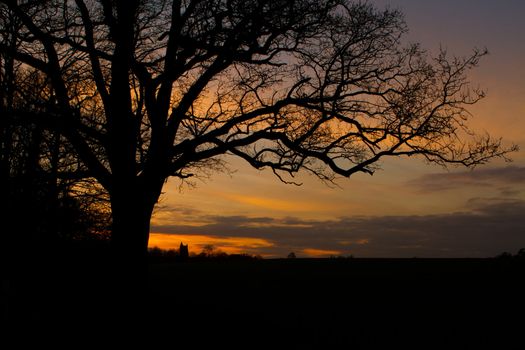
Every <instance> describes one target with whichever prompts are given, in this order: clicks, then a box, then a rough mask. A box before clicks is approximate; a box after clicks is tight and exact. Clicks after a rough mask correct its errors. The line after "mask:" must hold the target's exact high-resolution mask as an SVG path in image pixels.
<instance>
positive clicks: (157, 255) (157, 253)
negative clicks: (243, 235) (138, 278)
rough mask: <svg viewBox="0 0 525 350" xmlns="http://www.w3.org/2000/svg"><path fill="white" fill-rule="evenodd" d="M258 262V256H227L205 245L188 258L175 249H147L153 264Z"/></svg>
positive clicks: (211, 246)
mask: <svg viewBox="0 0 525 350" xmlns="http://www.w3.org/2000/svg"><path fill="white" fill-rule="evenodd" d="M188 259H189V260H192V261H199V260H218V261H222V260H260V259H262V257H261V256H260V255H252V254H247V253H234V254H228V253H226V252H224V251H222V250H220V249H217V248H216V247H215V246H213V245H211V244H207V245H205V246H204V247H203V248H202V250H201V251H200V252H199V253H190V254H189V257H188V258H184V257H182V256H181V254H180V252H179V250H177V249H161V248H159V247H152V248H149V249H148V260H149V262H153V263H161V262H178V261H184V260H188Z"/></svg>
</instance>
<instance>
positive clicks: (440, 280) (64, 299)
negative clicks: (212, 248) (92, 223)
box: [4, 259, 525, 349]
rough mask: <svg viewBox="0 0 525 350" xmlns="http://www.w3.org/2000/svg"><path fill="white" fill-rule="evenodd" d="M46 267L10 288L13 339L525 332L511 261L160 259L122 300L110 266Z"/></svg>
mask: <svg viewBox="0 0 525 350" xmlns="http://www.w3.org/2000/svg"><path fill="white" fill-rule="evenodd" d="M46 269H49V270H47V275H45V273H44V274H43V273H42V272H43V271H40V273H39V275H38V277H36V276H34V277H35V279H34V280H33V281H29V280H28V281H25V282H24V283H22V282H18V283H14V285H16V288H17V289H18V290H16V291H14V290H13V289H14V287H13V288H11V292H10V293H11V301H12V302H11V305H10V313H9V317H10V319H9V320H8V321H9V326H8V327H9V328H8V329H10V330H12V332H14V333H12V334H15V333H16V331H20V329H23V330H24V331H25V332H26V333H29V332H32V333H35V332H36V333H39V334H41V335H42V338H41V339H46V340H48V341H51V342H52V341H53V340H54V339H64V337H65V336H67V335H75V337H73V338H74V339H75V340H73V341H77V342H84V341H88V342H89V341H93V342H95V340H96V341H97V342H103V341H105V340H104V339H106V341H110V339H111V338H113V341H118V342H119V343H120V342H126V341H127V342H130V343H133V342H134V341H137V342H138V341H144V340H146V341H147V342H148V343H147V344H148V347H147V348H162V347H166V344H168V345H169V346H168V347H169V348H188V349H193V348H195V349H199V348H221V349H222V348H242V349H255V348H266V349H279V348H283V349H336V348H337V349H339V348H344V349H386V348H392V347H394V346H395V347H400V348H404V349H407V348H411V349H480V348H487V347H488V348H494V349H504V348H509V347H510V346H512V347H516V346H518V347H519V344H517V342H519V341H521V334H522V329H523V325H524V324H523V315H524V314H525V313H524V311H525V302H524V299H523V295H524V291H525V288H524V283H522V281H523V276H524V274H523V272H524V271H525V268H524V264H523V263H522V262H520V261H514V260H510V259H499V260H498V259H476V260H469V259H463V260H439V259H437V260H425V259H405V260H403V259H398V260H395V259H390V260H388V259H283V260H246V261H213V260H209V261H191V260H190V261H187V262H184V263H181V262H173V263H155V264H150V266H149V272H148V283H147V288H146V289H145V290H141V291H135V292H133V291H131V292H130V291H129V290H126V291H123V290H122V289H119V290H118V293H117V294H118V295H115V294H116V293H114V292H112V293H108V292H109V291H111V290H112V289H111V286H112V285H113V284H112V283H111V278H109V277H108V276H106V277H105V278H101V277H100V276H102V275H104V273H103V272H101V271H104V266H103V264H100V265H98V266H97V265H93V266H91V265H90V266H89V267H87V266H82V267H81V268H77V267H75V268H72V265H70V266H69V268H63V267H61V266H57V265H55V266H54V267H53V266H47V267H46ZM35 281H38V282H35ZM12 284H13V283H12ZM29 287H31V288H29ZM24 288H25V290H24V291H22V290H23V289H24ZM4 289H5V288H4ZM109 294H114V295H113V296H111V295H109ZM141 300H142V301H145V303H143V304H141ZM115 304H119V305H120V306H119V307H115ZM123 315H124V316H123ZM516 316H517V317H516ZM117 325H120V326H117ZM105 336H106V338H105ZM107 336H110V337H109V338H108V337H107Z"/></svg>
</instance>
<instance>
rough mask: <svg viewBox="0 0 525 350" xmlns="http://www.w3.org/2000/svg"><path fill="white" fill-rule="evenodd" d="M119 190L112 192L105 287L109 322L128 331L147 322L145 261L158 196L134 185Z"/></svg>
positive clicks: (146, 266) (146, 269)
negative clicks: (108, 278)
mask: <svg viewBox="0 0 525 350" xmlns="http://www.w3.org/2000/svg"><path fill="white" fill-rule="evenodd" d="M119 187H120V188H121V189H122V191H116V192H113V193H111V209H112V217H113V227H112V236H111V248H112V249H111V252H112V256H111V260H110V265H111V270H110V275H109V277H110V280H109V281H108V287H109V288H110V292H109V293H110V295H111V297H110V300H109V301H110V302H111V307H110V312H112V316H111V317H112V320H113V322H117V323H118V324H121V325H125V326H124V327H125V329H128V328H129V327H137V326H138V325H140V324H142V323H143V322H144V320H145V319H146V316H145V315H146V314H147V313H146V310H147V304H146V302H147V285H148V284H147V279H148V274H147V271H148V265H147V259H146V258H147V249H148V238H149V228H150V220H151V215H152V212H153V207H154V205H155V203H156V201H157V199H158V196H155V195H154V194H152V193H148V192H147V191H144V190H143V189H141V188H137V187H136V186H126V187H124V186H119ZM126 188H127V191H126ZM159 193H160V191H159Z"/></svg>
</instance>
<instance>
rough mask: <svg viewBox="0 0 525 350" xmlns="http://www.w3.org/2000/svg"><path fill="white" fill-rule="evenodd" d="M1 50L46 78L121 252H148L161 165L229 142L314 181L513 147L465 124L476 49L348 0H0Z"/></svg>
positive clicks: (51, 113)
mask: <svg viewBox="0 0 525 350" xmlns="http://www.w3.org/2000/svg"><path fill="white" fill-rule="evenodd" d="M0 10H1V13H2V18H1V19H0V21H1V22H0V28H1V30H2V31H4V30H5V29H6V28H7V22H6V18H12V19H14V20H15V21H16V23H17V24H18V25H19V30H18V31H17V33H16V38H15V40H16V42H17V45H16V46H15V47H13V46H12V45H11V46H10V45H7V44H5V43H1V44H0V51H2V52H3V53H4V55H7V56H9V57H10V58H11V59H12V60H14V61H16V62H19V64H21V65H22V66H23V67H26V69H32V70H36V71H39V72H40V73H42V74H43V75H44V76H45V77H46V84H47V85H46V92H47V93H48V94H49V95H50V97H51V100H52V101H53V103H52V104H51V105H49V106H48V107H47V108H46V110H45V111H44V112H43V113H41V114H40V115H39V116H38V119H39V120H40V122H42V123H45V124H46V125H49V126H52V127H53V128H54V129H55V130H56V131H57V132H59V133H60V134H61V136H62V137H64V138H65V139H66V140H67V142H68V144H69V146H70V147H71V148H72V149H73V150H74V152H75V154H76V156H77V157H78V159H80V160H81V166H82V167H85V169H87V174H86V176H89V177H92V178H94V179H96V180H97V181H98V182H99V183H100V184H101V185H102V186H103V187H104V188H105V190H106V191H107V193H108V194H109V198H110V201H111V210H112V218H113V223H112V225H113V227H112V241H113V244H114V247H115V248H116V250H117V252H119V253H121V254H123V255H124V256H125V257H129V258H137V257H140V256H144V255H145V253H146V251H147V242H148V236H149V225H150V218H151V214H152V211H153V208H154V206H155V204H156V202H157V200H158V198H159V196H160V194H161V190H162V187H163V185H164V183H165V181H166V179H167V178H168V177H170V176H175V177H178V178H181V179H186V178H188V177H191V176H193V175H196V174H199V173H200V172H202V171H209V170H210V169H211V170H213V169H220V168H221V167H222V166H223V165H224V163H223V162H224V161H225V160H224V155H226V154H230V155H234V156H237V157H240V158H242V159H243V160H245V161H247V162H248V163H249V164H251V165H252V166H253V167H255V168H258V169H261V168H270V169H271V170H272V171H273V172H274V173H275V174H276V175H277V177H279V179H281V180H282V181H285V182H293V175H294V174H295V173H297V172H298V171H300V170H304V171H306V172H310V173H312V174H315V175H316V176H318V177H319V178H321V179H322V180H325V181H333V180H334V179H335V178H337V177H350V176H351V175H352V174H354V173H357V172H364V173H369V174H372V173H373V172H374V171H375V170H376V169H377V164H378V162H379V161H380V160H382V159H383V158H385V157H389V156H416V155H417V156H422V157H424V159H426V160H427V161H429V162H434V163H438V164H442V165H446V164H461V165H465V166H474V165H477V164H482V163H485V162H486V161H488V160H489V159H491V158H493V157H505V154H506V153H507V152H509V151H512V150H514V149H515V147H511V148H504V147H502V144H501V140H499V139H493V138H491V137H490V136H488V135H476V134H474V133H473V132H472V131H471V130H470V129H469V127H468V125H467V119H468V117H469V114H468V112H467V110H466V107H468V105H470V104H473V103H475V102H477V101H478V100H479V99H480V98H482V97H483V92H482V91H479V90H477V89H473V88H471V86H470V85H469V81H468V79H467V73H468V71H469V70H470V69H471V68H473V67H475V66H476V65H477V64H478V62H479V60H480V58H481V57H482V56H483V55H484V54H485V51H484V50H474V51H473V52H472V54H471V55H470V56H468V57H464V58H456V57H450V56H449V55H447V53H446V52H444V51H442V52H440V53H439V54H437V56H436V57H432V56H431V55H430V54H428V53H427V52H425V51H424V50H423V49H422V48H421V47H420V46H419V45H417V44H408V45H407V44H403V34H404V33H405V32H406V31H407V28H406V25H405V23H404V21H403V16H402V14H401V13H400V12H399V11H396V10H379V9H377V8H375V7H374V6H373V5H371V4H368V3H366V2H362V1H350V0H295V1H290V0H271V1H270V0H207V1H202V0H66V1H64V0H60V1H59V0H41V1H31V0H0Z"/></svg>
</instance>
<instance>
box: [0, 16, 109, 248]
mask: <svg viewBox="0 0 525 350" xmlns="http://www.w3.org/2000/svg"><path fill="white" fill-rule="evenodd" d="M0 10H1V11H0V23H1V24H2V26H1V28H2V31H1V32H0V43H1V45H4V46H5V47H8V48H9V50H10V51H16V50H17V49H20V45H21V39H20V37H19V36H20V30H21V27H22V25H21V23H20V22H19V21H18V20H17V18H16V16H15V15H14V14H13V13H12V12H11V11H9V10H8V9H6V8H5V7H1V8H0ZM46 80H47V77H46V75H45V74H43V73H42V72H40V71H39V70H36V69H33V68H30V67H27V66H25V65H24V64H22V63H20V62H18V61H16V60H14V59H13V56H12V55H11V54H10V53H9V52H7V53H6V52H0V112H1V113H0V202H1V207H2V208H3V210H2V212H1V213H0V218H1V219H2V220H1V225H2V230H1V231H2V240H3V241H4V243H6V244H2V247H7V248H8V249H9V251H10V253H13V254H17V252H16V251H17V250H27V249H28V248H30V247H31V246H33V245H35V244H36V245H38V246H39V249H42V248H43V247H41V244H42V243H51V244H52V243H53V242H56V241H57V240H63V239H80V238H82V239H86V238H90V239H91V238H104V237H107V234H108V224H109V223H110V221H109V215H108V214H109V212H108V210H106V209H105V206H104V202H103V200H102V199H103V197H104V194H103V191H101V188H100V186H99V185H98V184H97V183H96V182H95V181H93V179H88V178H86V177H85V175H84V174H85V169H84V168H83V166H82V165H81V163H80V162H79V161H78V159H77V158H76V156H75V152H73V150H72V148H71V146H70V145H69V144H68V142H67V140H66V139H65V138H64V137H63V136H61V134H60V131H59V130H57V129H56V128H55V127H54V126H52V125H48V124H46V123H45V118H43V116H47V115H49V114H53V113H55V112H54V111H55V110H56V108H55V101H54V97H53V94H52V90H51V89H50V88H49V84H48V82H46ZM2 255H3V256H5V255H10V254H2Z"/></svg>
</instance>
